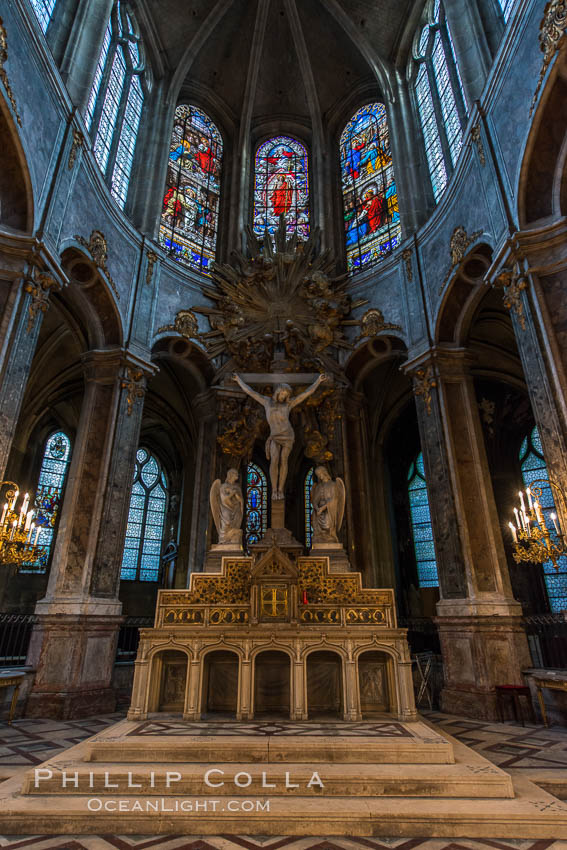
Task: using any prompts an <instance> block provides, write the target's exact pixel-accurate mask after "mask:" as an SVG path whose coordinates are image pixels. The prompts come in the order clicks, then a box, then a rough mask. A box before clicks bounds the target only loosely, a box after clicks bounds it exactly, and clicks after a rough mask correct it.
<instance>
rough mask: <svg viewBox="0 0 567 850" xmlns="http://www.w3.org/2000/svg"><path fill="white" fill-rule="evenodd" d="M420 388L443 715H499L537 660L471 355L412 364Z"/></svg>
mask: <svg viewBox="0 0 567 850" xmlns="http://www.w3.org/2000/svg"><path fill="white" fill-rule="evenodd" d="M406 368H407V370H408V371H410V372H412V373H413V378H414V392H415V394H416V405H417V413H418V421H419V426H420V434H421V442H422V449H423V455H424V465H425V472H426V479H427V489H428V494H429V503H430V508H431V520H432V525H433V534H434V539H435V549H436V557H437V567H438V571H439V585H440V592H441V600H440V602H439V603H438V605H437V614H438V616H437V619H436V623H437V627H438V629H439V637H440V640H441V648H442V653H443V659H444V665H445V687H444V689H443V692H442V706H443V710H444V711H448V712H450V713H455V714H459V713H461V714H468V715H473V716H477V717H484V718H495V717H496V704H495V692H494V687H495V685H497V684H522V682H523V680H522V673H521V671H522V669H524V668H526V667H529V665H530V663H531V662H530V656H529V651H528V645H527V640H526V636H525V632H524V630H523V626H522V622H521V614H522V610H521V606H520V605H519V603H517V602H516V601H515V600H514V598H513V596H512V590H511V585H510V577H509V573H508V566H507V563H506V558H505V553H504V546H503V542H502V536H501V532H500V526H501V520H500V517H499V516H498V514H497V511H496V504H495V501H494V495H493V492H492V482H491V479H490V470H489V469H488V462H487V459H486V452H485V447H484V440H483V435H482V426H481V422H480V416H479V412H478V406H477V402H476V396H475V391H474V385H473V379H472V375H471V373H470V358H469V356H468V354H467V352H466V351H465V350H464V349H441V348H438V349H434V350H431V351H429V352H427V354H425V355H422V356H421V357H419V358H416V360H414V361H413V362H412V363H410V364H408V366H407V367H406Z"/></svg>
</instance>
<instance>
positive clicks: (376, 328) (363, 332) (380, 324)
mask: <svg viewBox="0 0 567 850" xmlns="http://www.w3.org/2000/svg"><path fill="white" fill-rule="evenodd" d="M401 330H402V327H401V325H394V324H392V323H391V322H386V321H385V319H384V314H383V313H382V311H381V310H378V309H377V308H376V307H371V308H370V309H369V310H367V311H366V313H365V314H364V315H363V316H362V318H361V320H360V334H359V336H358V340H360V339H365V338H367V339H373V338H374V337H376V336H378V334H380V333H382V331H401ZM358 340H357V341H358Z"/></svg>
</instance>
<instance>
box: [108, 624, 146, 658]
mask: <svg viewBox="0 0 567 850" xmlns="http://www.w3.org/2000/svg"><path fill="white" fill-rule="evenodd" d="M153 624H154V618H153V617H126V619H125V621H124V622H123V623H122V625H121V626H120V631H119V632H118V644H117V646H116V661H135V660H136V652H137V651H138V643H139V642H140V629H144V628H148V627H149V626H153Z"/></svg>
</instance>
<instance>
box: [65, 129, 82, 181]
mask: <svg viewBox="0 0 567 850" xmlns="http://www.w3.org/2000/svg"><path fill="white" fill-rule="evenodd" d="M84 141H85V137H84V136H83V134H82V133H81V131H80V130H77V128H76V127H73V141H72V142H71V150H70V151H69V161H68V162H67V167H68V169H69V171H71V169H72V168H73V166H74V165H75V162H76V160H77V154H78V153H79V149H80V148H81V147H82V145H83V142H84Z"/></svg>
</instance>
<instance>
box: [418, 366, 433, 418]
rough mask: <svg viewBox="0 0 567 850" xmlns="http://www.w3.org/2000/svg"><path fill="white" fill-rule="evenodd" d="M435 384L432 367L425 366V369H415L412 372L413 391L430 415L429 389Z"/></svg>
mask: <svg viewBox="0 0 567 850" xmlns="http://www.w3.org/2000/svg"><path fill="white" fill-rule="evenodd" d="M436 386H437V381H436V380H435V378H434V376H433V369H432V368H431V366H427V368H425V369H416V371H415V372H414V374H413V393H414V395H415V396H417V397H418V398H422V399H423V403H424V404H425V412H426V413H427V415H428V416H431V390H432V389H434V388H435V387H436Z"/></svg>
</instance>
